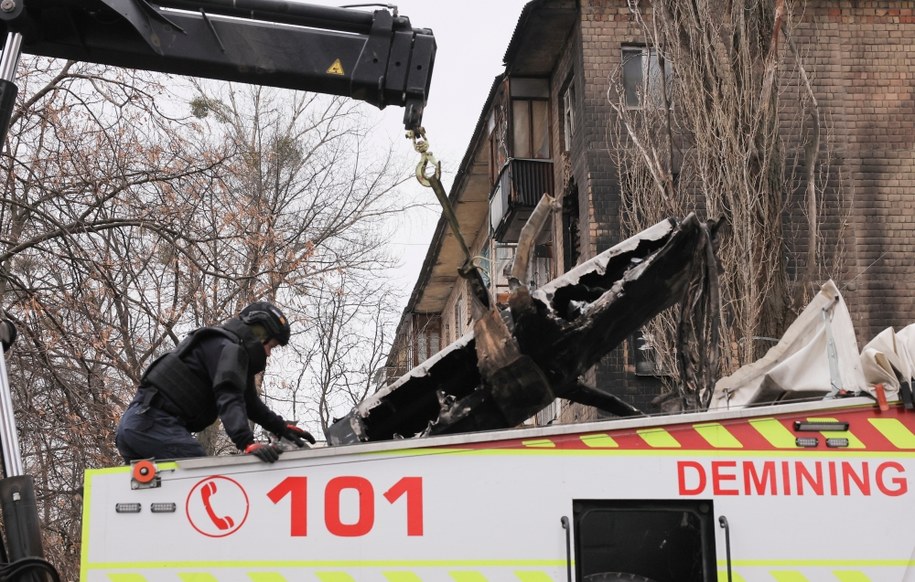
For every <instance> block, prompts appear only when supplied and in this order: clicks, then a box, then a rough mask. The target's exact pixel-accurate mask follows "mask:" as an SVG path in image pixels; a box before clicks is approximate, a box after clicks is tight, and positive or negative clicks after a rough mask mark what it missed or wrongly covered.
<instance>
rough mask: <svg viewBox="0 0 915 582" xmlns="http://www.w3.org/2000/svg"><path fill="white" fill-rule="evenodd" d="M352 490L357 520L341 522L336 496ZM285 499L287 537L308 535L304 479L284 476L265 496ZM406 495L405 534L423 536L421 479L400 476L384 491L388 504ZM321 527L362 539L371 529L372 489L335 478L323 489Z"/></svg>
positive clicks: (349, 478) (360, 480)
mask: <svg viewBox="0 0 915 582" xmlns="http://www.w3.org/2000/svg"><path fill="white" fill-rule="evenodd" d="M347 490H352V491H354V492H355V493H356V496H357V498H358V500H359V503H358V506H359V511H358V518H357V519H356V521H355V522H354V523H344V522H343V520H342V519H341V516H340V496H341V494H342V493H343V492H344V491H347ZM287 495H288V496H289V504H290V508H289V509H290V518H291V519H290V527H289V535H291V536H306V535H308V477H286V478H285V479H283V480H282V481H280V484H279V485H277V486H276V487H274V488H273V489H271V490H270V491H269V492H268V493H267V497H269V498H270V501H272V502H273V503H274V504H276V503H279V502H280V500H281V499H283V498H284V497H286V496H287ZM404 496H406V505H407V535H408V536H421V535H423V480H422V477H403V478H401V479H400V481H398V482H397V483H395V484H394V485H393V486H392V487H391V488H390V489H388V490H387V491H385V492H384V498H385V499H386V500H387V501H388V503H390V504H391V505H393V504H394V502H395V501H397V500H398V499H400V498H401V497H404ZM324 524H325V526H326V527H327V531H328V532H330V533H332V534H333V535H335V536H340V537H358V536H364V535H366V534H367V533H369V532H371V531H372V528H373V527H374V526H375V489H374V488H373V487H372V484H371V482H369V480H368V479H366V478H364V477H352V476H347V477H335V478H333V479H331V480H330V481H328V482H327V487H326V488H325V489H324Z"/></svg>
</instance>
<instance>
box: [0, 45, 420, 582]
mask: <svg viewBox="0 0 915 582" xmlns="http://www.w3.org/2000/svg"><path fill="white" fill-rule="evenodd" d="M17 81H18V83H19V85H20V96H19V102H18V103H17V111H16V113H15V114H14V117H13V120H12V129H11V131H10V132H9V137H8V139H7V142H6V143H5V144H4V145H5V151H4V152H3V157H2V164H3V165H4V168H3V169H4V172H5V174H4V175H5V176H6V181H5V182H4V189H3V204H2V207H0V237H2V243H3V246H2V249H0V292H2V298H3V303H2V305H3V308H4V309H3V316H5V317H8V318H10V319H12V320H13V321H15V323H16V324H17V328H18V329H19V331H20V334H21V336H20V339H19V341H18V342H17V343H16V346H15V347H14V349H13V350H12V351H11V352H10V358H9V371H10V383H11V385H12V387H13V389H14V395H13V401H14V404H15V406H16V415H17V423H18V426H19V433H20V440H21V447H22V451H23V457H24V462H25V467H26V471H27V472H28V473H29V474H31V475H34V476H35V478H36V488H37V493H38V496H39V505H40V510H41V512H42V515H41V518H42V525H43V527H44V532H45V542H46V547H47V553H48V557H49V559H50V560H51V561H52V562H53V563H54V564H55V565H56V566H57V567H58V569H59V570H60V571H61V573H62V575H63V577H64V578H66V579H75V578H77V577H78V568H79V545H80V515H81V507H80V506H81V501H82V499H81V494H82V493H81V484H82V474H83V472H84V470H85V469H87V468H92V467H102V466H109V465H114V464H118V463H120V459H119V457H118V455H117V452H116V450H115V448H114V438H113V433H114V429H115V426H116V424H117V421H118V419H119V417H120V414H121V412H122V411H123V409H124V408H125V407H126V404H127V402H128V401H129V399H130V398H131V397H132V396H133V394H134V392H135V387H136V385H137V383H138V381H139V379H140V376H141V374H142V373H143V371H144V370H145V368H146V366H147V365H148V364H149V363H150V361H151V360H152V359H153V358H154V357H156V356H157V355H159V354H160V353H162V352H163V351H165V350H167V349H170V348H171V347H173V346H174V345H176V343H177V342H178V341H180V339H181V338H182V337H183V335H184V334H185V333H186V332H187V331H189V330H191V329H193V328H194V327H197V326H200V325H206V324H213V323H218V322H220V321H222V320H224V319H226V318H228V317H229V316H231V315H233V314H235V313H237V312H238V310H239V309H240V308H241V307H242V306H243V305H244V304H246V303H247V302H249V301H251V300H253V299H261V298H266V299H269V300H274V301H276V302H277V303H278V304H280V305H281V306H282V307H283V308H284V310H286V311H287V314H288V315H290V316H291V318H292V319H293V321H294V330H295V332H296V333H295V335H294V338H293V342H292V344H293V345H292V346H291V347H290V348H287V353H286V354H285V357H284V358H283V360H284V363H285V364H286V365H287V368H286V369H287V370H290V371H292V370H301V369H304V368H305V367H306V365H307V364H308V362H309V361H311V360H310V358H312V357H313V355H314V354H315V353H317V351H316V350H315V349H314V346H316V345H318V344H317V342H316V341H315V339H314V338H315V337H319V334H320V333H322V331H321V325H323V320H321V319H320V318H322V317H325V314H324V313H323V312H322V311H320V310H318V309H317V308H318V307H323V304H321V303H319V301H321V300H322V299H323V298H325V295H324V292H325V290H326V289H327V286H328V281H330V280H331V279H334V278H339V279H340V280H346V281H347V284H346V285H345V286H341V287H340V289H342V290H343V291H344V292H349V291H350V290H351V289H352V290H358V292H360V293H363V294H364V296H362V297H361V298H360V300H361V301H363V302H364V304H365V305H368V306H373V305H375V304H380V300H379V299H378V297H379V296H382V295H384V294H385V290H384V288H383V285H380V284H379V281H381V278H380V277H377V275H378V273H379V272H380V271H383V270H384V269H385V268H386V267H387V266H388V265H389V259H388V257H387V256H386V255H385V253H384V251H383V249H384V245H383V244H382V243H383V241H384V238H385V236H386V235H387V231H386V230H385V228H386V226H385V225H386V223H385V219H386V218H387V217H389V216H390V215H391V213H396V212H397V211H398V210H400V209H401V208H403V207H404V206H406V205H407V203H405V202H403V199H402V198H401V197H398V196H396V195H394V192H395V189H396V188H397V186H398V184H399V183H400V182H401V181H402V180H403V179H404V177H405V176H406V175H407V173H406V172H403V171H400V169H399V168H398V167H397V166H396V165H395V164H393V163H392V161H391V160H392V158H391V155H390V150H387V151H382V152H380V153H378V152H374V153H373V155H365V154H364V153H363V152H362V151H361V144H362V141H363V139H364V137H365V133H366V132H367V131H368V130H367V128H366V125H365V121H364V120H363V119H360V118H359V110H358V108H356V107H355V106H353V105H351V104H349V103H347V102H345V101H343V100H342V99H329V98H328V99H324V98H317V97H316V96H314V95H308V94H301V93H296V94H293V93H291V92H281V91H271V90H264V89H259V88H245V90H243V91H242V90H237V89H235V88H234V87H231V86H228V85H219V86H215V85H214V87H215V88H213V89H209V90H208V92H207V94H206V97H202V96H201V97H199V98H197V99H195V100H194V101H193V102H192V104H191V105H192V106H193V107H192V109H189V108H188V99H187V97H186V95H187V94H191V91H192V90H193V87H192V85H191V84H190V83H189V82H185V81H183V80H181V79H174V78H167V77H163V76H159V75H153V74H148V73H141V72H136V71H126V70H115V69H108V68H103V67H98V66H94V65H87V64H77V63H72V62H60V61H51V60H47V59H32V58H26V59H23V62H22V64H21V66H20V75H19V78H18V79H17ZM170 87H174V88H177V89H181V90H184V91H185V96H182V95H180V94H178V93H177V92H174V91H170V90H169V89H168V88H170ZM198 89H199V87H198ZM217 90H218V91H222V93H219V94H217ZM204 111H208V112H216V115H212V116H210V117H203V112H204ZM192 113H194V114H195V115H192ZM372 294H376V295H372ZM352 303H353V302H350V303H349V304H352ZM356 319H359V320H360V324H359V325H360V326H361V325H362V323H363V322H364V321H365V318H364V317H362V315H361V314H360V315H359V316H358V317H356ZM354 321H355V320H354ZM319 323H320V324H321V325H318V324H319ZM340 333H344V335H345V332H343V331H341V332H340ZM354 337H355V336H354ZM369 339H370V341H373V342H375V343H373V344H372V345H370V346H368V348H369V353H374V351H375V350H376V349H378V347H379V346H381V345H383V343H384V342H383V338H375V339H372V338H369ZM347 357H349V358H351V359H352V358H353V357H354V356H353V355H352V354H350V355H347ZM289 378H294V377H293V376H292V375H291V374H286V373H282V371H279V372H277V373H272V374H271V375H270V376H269V377H268V382H267V388H268V396H270V397H272V398H275V399H276V402H278V403H280V404H283V405H285V403H286V402H288V403H289V412H295V413H298V412H299V411H300V410H301V409H302V408H303V407H306V406H309V405H310V401H309V400H308V399H307V395H305V394H301V395H295V397H290V396H289V395H288V394H289V391H288V387H289V384H290V382H291V380H290V379H289ZM312 398H313V399H316V398H315V397H312ZM282 412H284V413H287V411H282ZM317 416H320V415H317ZM219 445H220V443H219V442H218V441H217V440H216V439H214V441H213V443H212V449H213V450H214V451H218V452H224V451H225V449H220V448H219Z"/></svg>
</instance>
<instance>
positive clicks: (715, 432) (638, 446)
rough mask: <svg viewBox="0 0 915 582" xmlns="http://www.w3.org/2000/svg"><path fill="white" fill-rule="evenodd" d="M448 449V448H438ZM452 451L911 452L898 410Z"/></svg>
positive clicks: (912, 417) (913, 415)
mask: <svg viewBox="0 0 915 582" xmlns="http://www.w3.org/2000/svg"><path fill="white" fill-rule="evenodd" d="M796 421H800V422H822V421H840V422H847V423H848V425H849V428H848V430H845V431H822V432H812V433H811V432H803V433H802V432H796V431H795V430H794V424H795V422H796ZM805 436H808V437H809V436H813V437H819V438H820V440H821V441H824V440H825V439H827V438H844V439H848V446H846V447H839V448H828V447H826V446H825V445H824V444H822V443H821V444H820V445H819V446H818V447H816V448H811V449H802V448H800V447H798V445H797V443H796V439H797V438H798V437H805ZM443 448H450V447H443ZM454 448H459V449H462V450H493V449H498V450H531V449H555V450H565V451H570V452H571V451H586V450H596V449H615V450H620V451H658V450H671V451H676V450H690V451H703V450H708V451H713V450H722V451H723V450H735V451H743V452H749V451H786V450H795V451H802V450H808V451H811V452H817V453H818V454H824V453H827V454H828V453H836V454H848V452H849V451H867V452H875V453H876V452H900V451H913V452H915V412H907V411H905V410H904V409H903V408H902V407H901V406H899V407H892V408H890V409H889V410H888V411H885V412H881V411H879V409H877V408H876V407H857V408H849V409H844V410H839V411H830V414H829V416H815V417H813V416H809V415H808V414H794V415H777V416H769V417H754V418H737V419H728V420H722V421H720V422H707V421H705V422H697V423H692V424H690V423H684V424H669V425H664V426H658V425H655V426H648V427H644V428H630V429H618V430H609V431H597V432H586V433H573V434H565V435H558V436H552V437H549V438H536V439H517V440H504V441H497V442H486V443H463V444H461V445H459V446H455V447H454Z"/></svg>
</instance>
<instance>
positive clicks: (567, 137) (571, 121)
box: [561, 77, 575, 152]
mask: <svg viewBox="0 0 915 582" xmlns="http://www.w3.org/2000/svg"><path fill="white" fill-rule="evenodd" d="M561 99H562V147H563V151H566V152H567V151H570V150H571V149H572V136H573V135H575V85H574V84H573V83H572V79H571V77H570V78H569V80H568V81H567V82H566V86H565V88H564V89H563V90H562V94H561Z"/></svg>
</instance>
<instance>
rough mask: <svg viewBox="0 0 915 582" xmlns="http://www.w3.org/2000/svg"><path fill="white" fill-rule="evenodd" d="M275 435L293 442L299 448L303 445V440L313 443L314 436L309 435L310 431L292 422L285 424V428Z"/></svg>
mask: <svg viewBox="0 0 915 582" xmlns="http://www.w3.org/2000/svg"><path fill="white" fill-rule="evenodd" d="M277 436H278V437H280V438H284V439H286V440H289V441H292V442H293V443H295V446H297V447H299V448H300V449H301V448H302V447H304V446H305V441H308V442H310V443H311V444H315V437H313V436H311V433H310V432H308V431H307V430H305V429H304V428H299V427H297V426H296V425H294V424H287V425H286V428H284V429H283V432H281V433H279V434H278V435H277ZM302 439H305V440H302Z"/></svg>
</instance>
